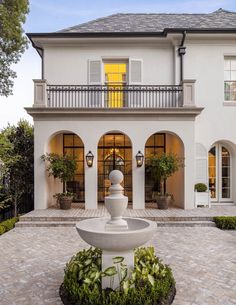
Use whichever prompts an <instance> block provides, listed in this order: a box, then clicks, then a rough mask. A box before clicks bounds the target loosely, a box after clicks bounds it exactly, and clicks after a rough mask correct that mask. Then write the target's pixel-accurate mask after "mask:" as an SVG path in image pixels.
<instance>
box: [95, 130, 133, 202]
mask: <svg viewBox="0 0 236 305" xmlns="http://www.w3.org/2000/svg"><path fill="white" fill-rule="evenodd" d="M114 169H118V170H120V171H121V172H122V173H123V175H124V180H123V182H122V186H123V187H124V194H125V195H126V196H128V198H129V202H131V201H132V144H131V141H130V139H129V138H128V137H127V136H126V135H124V134H121V133H107V134H105V135H104V136H102V138H101V139H100V141H99V144H98V201H99V202H103V201H104V197H105V196H107V195H108V193H109V187H110V180H109V174H110V172H111V171H112V170H114Z"/></svg>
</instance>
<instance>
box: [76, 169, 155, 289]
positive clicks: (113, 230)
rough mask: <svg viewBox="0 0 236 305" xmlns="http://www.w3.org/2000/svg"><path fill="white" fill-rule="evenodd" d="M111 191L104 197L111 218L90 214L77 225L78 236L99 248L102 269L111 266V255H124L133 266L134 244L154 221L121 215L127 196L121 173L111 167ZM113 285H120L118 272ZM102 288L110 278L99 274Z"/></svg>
mask: <svg viewBox="0 0 236 305" xmlns="http://www.w3.org/2000/svg"><path fill="white" fill-rule="evenodd" d="M109 179H110V181H111V187H110V195H109V196H107V197H105V207H106V209H107V210H108V212H109V214H110V218H93V219H86V220H83V221H80V222H79V223H78V224H77V225H76V229H77V231H78V233H79V235H80V237H81V238H82V239H83V240H84V241H85V242H87V243H88V244H89V245H92V246H94V247H98V248H100V249H102V270H105V269H106V268H108V267H110V266H113V258H114V257H117V256H122V257H124V263H126V265H127V266H128V267H129V268H131V269H133V268H134V248H136V247H139V246H142V245H143V244H145V243H146V242H147V241H149V240H150V239H151V237H152V236H153V234H154V232H155V230H156V224H155V222H153V221H150V220H147V219H141V218H131V217H129V218H128V217H127V218H123V217H122V215H123V213H124V212H125V210H126V208H127V205H128V197H126V196H124V195H123V187H122V186H121V185H120V183H121V182H122V181H123V174H122V173H121V172H120V171H118V170H113V171H112V172H111V173H110V175H109ZM113 285H114V286H115V287H117V286H118V285H119V279H118V276H115V278H114V282H113ZM102 288H103V289H105V288H110V279H108V277H103V278H102Z"/></svg>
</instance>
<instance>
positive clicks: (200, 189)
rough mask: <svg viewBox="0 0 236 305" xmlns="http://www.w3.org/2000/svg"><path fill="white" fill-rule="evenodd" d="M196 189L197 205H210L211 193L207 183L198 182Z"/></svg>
mask: <svg viewBox="0 0 236 305" xmlns="http://www.w3.org/2000/svg"><path fill="white" fill-rule="evenodd" d="M194 190H195V207H196V208H197V207H198V206H199V205H207V206H209V207H210V193H209V191H208V190H207V185H206V184H205V183H197V184H195V186H194Z"/></svg>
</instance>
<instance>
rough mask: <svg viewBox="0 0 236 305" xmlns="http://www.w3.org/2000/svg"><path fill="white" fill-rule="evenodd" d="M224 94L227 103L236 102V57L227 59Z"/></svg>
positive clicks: (225, 63)
mask: <svg viewBox="0 0 236 305" xmlns="http://www.w3.org/2000/svg"><path fill="white" fill-rule="evenodd" d="M224 92H225V101H236V57H225V62H224Z"/></svg>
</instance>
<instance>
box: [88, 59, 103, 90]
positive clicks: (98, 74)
mask: <svg viewBox="0 0 236 305" xmlns="http://www.w3.org/2000/svg"><path fill="white" fill-rule="evenodd" d="M88 83H89V85H101V84H102V61H101V60H100V59H96V60H89V61H88Z"/></svg>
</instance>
